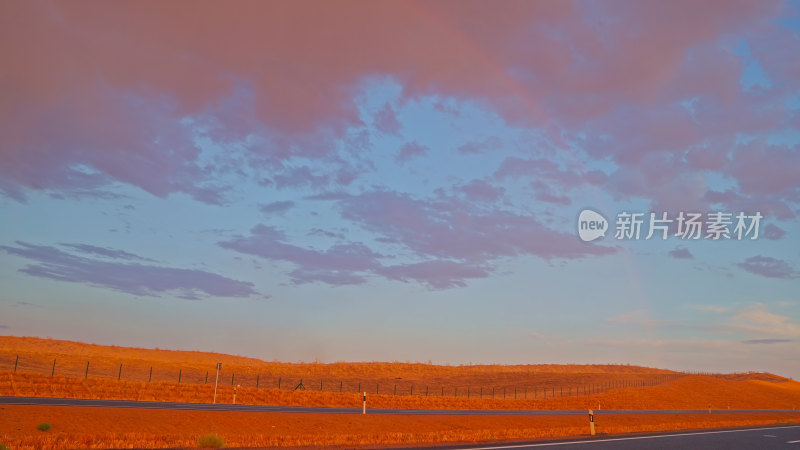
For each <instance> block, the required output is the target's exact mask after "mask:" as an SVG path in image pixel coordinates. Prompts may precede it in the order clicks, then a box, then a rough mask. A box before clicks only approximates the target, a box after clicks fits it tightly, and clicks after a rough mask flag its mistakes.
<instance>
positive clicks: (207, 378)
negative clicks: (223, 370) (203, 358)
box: [205, 370, 208, 384]
mask: <svg viewBox="0 0 800 450" xmlns="http://www.w3.org/2000/svg"><path fill="white" fill-rule="evenodd" d="M205 384H208V371H207V370H206V382H205Z"/></svg>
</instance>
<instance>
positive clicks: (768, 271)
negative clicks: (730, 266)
mask: <svg viewBox="0 0 800 450" xmlns="http://www.w3.org/2000/svg"><path fill="white" fill-rule="evenodd" d="M737 265H738V266H739V267H741V268H742V269H744V270H746V271H747V272H750V273H752V274H755V275H761V276H762V277H767V278H782V279H790V278H797V270H795V268H794V267H792V266H791V265H790V264H789V263H788V262H786V261H784V260H782V259H776V258H772V257H770V256H760V255H759V256H752V257H750V258H747V259H745V260H744V262H742V263H738V264H737Z"/></svg>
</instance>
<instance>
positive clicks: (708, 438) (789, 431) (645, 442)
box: [420, 425, 800, 450]
mask: <svg viewBox="0 0 800 450" xmlns="http://www.w3.org/2000/svg"><path fill="white" fill-rule="evenodd" d="M423 448H424V447H420V449H423ZM526 448H530V449H538V448H556V449H576V450H578V449H580V450H590V449H591V450H611V449H614V450H619V449H621V450H632V449H648V450H651V449H652V450H667V449H670V450H673V449H680V450H715V449H719V450H738V449H743V450H744V449H747V450H750V449H758V450H762V449H763V450H770V449H798V450H800V425H795V426H775V427H758V428H739V429H725V430H708V431H693V432H676V433H658V434H640V435H635V436H605V437H604V436H596V437H594V438H587V439H570V440H562V441H537V442H531V443H514V444H489V445H486V444H484V445H475V446H467V447H437V450H445V449H447V450H504V449H508V450H517V449H526ZM426 450H430V448H428V449H426Z"/></svg>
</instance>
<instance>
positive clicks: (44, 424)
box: [36, 422, 52, 431]
mask: <svg viewBox="0 0 800 450" xmlns="http://www.w3.org/2000/svg"><path fill="white" fill-rule="evenodd" d="M50 428H52V427H51V426H50V424H49V423H47V422H42V423H40V424H39V425H36V429H37V430H39V431H47V430H49V429H50Z"/></svg>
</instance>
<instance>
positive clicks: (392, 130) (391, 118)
mask: <svg viewBox="0 0 800 450" xmlns="http://www.w3.org/2000/svg"><path fill="white" fill-rule="evenodd" d="M402 127H403V125H402V124H401V123H400V121H399V120H397V115H396V114H395V112H394V109H393V108H392V105H390V104H389V102H386V103H385V104H384V105H383V108H382V109H381V110H380V111H378V114H376V115H375V128H377V129H378V131H381V132H383V133H386V134H393V135H397V134H399V133H400V129H401V128H402Z"/></svg>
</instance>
